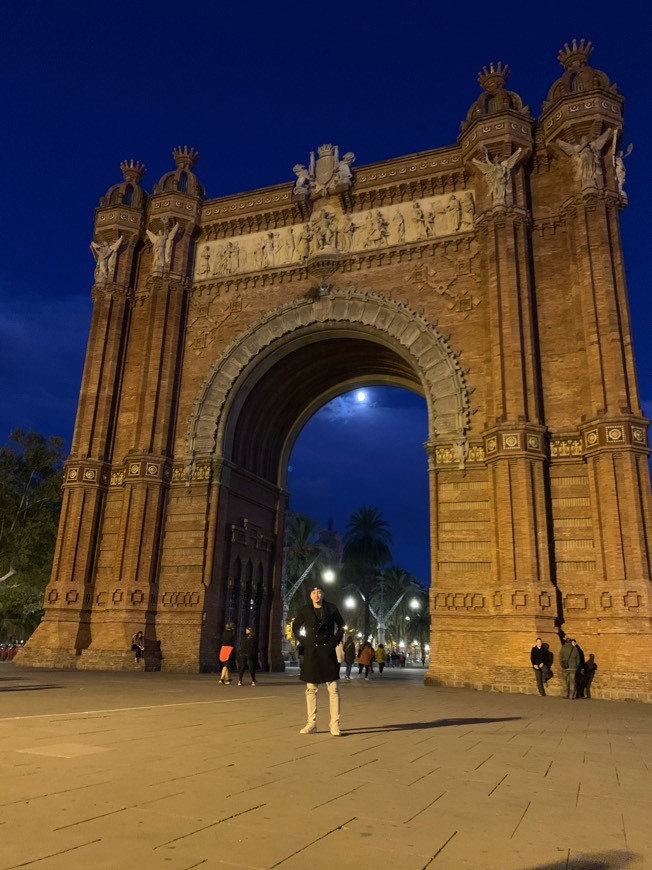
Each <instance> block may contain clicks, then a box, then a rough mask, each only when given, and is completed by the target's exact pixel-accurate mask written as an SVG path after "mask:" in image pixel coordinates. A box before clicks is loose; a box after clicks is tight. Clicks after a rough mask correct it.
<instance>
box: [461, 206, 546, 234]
mask: <svg viewBox="0 0 652 870" xmlns="http://www.w3.org/2000/svg"><path fill="white" fill-rule="evenodd" d="M475 224H476V228H477V230H478V232H479V233H481V234H485V233H486V232H487V231H488V229H489V227H490V226H494V227H497V228H498V229H504V228H505V227H506V226H508V225H509V226H523V227H526V229H531V228H532V227H533V225H534V221H533V220H532V215H531V214H530V212H529V211H528V210H527V209H525V208H521V206H517V205H507V206H506V205H494V206H493V207H491V208H488V209H486V210H485V211H483V212H482V214H480V215H479V216H478V217H476V220H475Z"/></svg>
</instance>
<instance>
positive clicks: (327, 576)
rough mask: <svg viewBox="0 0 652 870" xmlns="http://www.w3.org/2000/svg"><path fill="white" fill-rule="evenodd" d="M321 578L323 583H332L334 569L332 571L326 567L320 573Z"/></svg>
mask: <svg viewBox="0 0 652 870" xmlns="http://www.w3.org/2000/svg"><path fill="white" fill-rule="evenodd" d="M321 579H322V580H323V581H324V583H334V582H335V571H332V570H331V569H330V568H327V569H326V570H325V571H324V573H323V574H322V575H321Z"/></svg>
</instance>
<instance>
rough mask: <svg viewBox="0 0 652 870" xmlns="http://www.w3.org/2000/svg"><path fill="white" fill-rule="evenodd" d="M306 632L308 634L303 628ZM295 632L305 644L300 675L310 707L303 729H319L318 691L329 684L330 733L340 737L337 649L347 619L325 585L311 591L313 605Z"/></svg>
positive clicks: (295, 625)
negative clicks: (329, 599) (332, 602)
mask: <svg viewBox="0 0 652 870" xmlns="http://www.w3.org/2000/svg"><path fill="white" fill-rule="evenodd" d="M302 630H303V631H304V632H305V637H304V636H302V634H301V631H302ZM292 631H293V632H294V636H295V638H296V639H297V641H298V642H299V643H303V649H304V653H303V663H302V665H301V673H300V677H301V679H302V680H303V681H304V683H305V684H306V707H307V712H308V721H307V722H306V724H305V726H304V727H303V728H302V729H301V733H302V734H312V733H313V732H315V731H316V730H317V692H318V686H319V685H320V684H322V683H326V687H327V689H328V701H329V707H330V732H331V734H332V735H333V737H339V736H340V735H341V732H340V692H339V682H338V681H339V678H340V663H339V662H338V660H337V654H336V652H335V648H336V647H337V645H338V643H339V642H340V641H341V640H342V637H343V636H344V620H343V619H342V616H341V614H340V612H339V610H338V609H337V607H336V606H335V605H334V604H330V602H328V601H326V600H325V599H324V590H323V589H322V587H321V586H314V587H313V589H312V591H311V593H310V604H306V605H305V606H304V607H302V608H301V610H300V611H299V613H298V614H297V617H296V619H295V620H294V622H293V624H292Z"/></svg>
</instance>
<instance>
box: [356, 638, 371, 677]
mask: <svg viewBox="0 0 652 870" xmlns="http://www.w3.org/2000/svg"><path fill="white" fill-rule="evenodd" d="M373 660H374V648H373V647H372V645H371V644H370V643H369V641H368V640H366V641H365V642H364V643H363V644H362V647H361V649H360V652H359V653H358V664H359V665H361V666H362V668H364V678H365V680H368V679H369V672H370V671H371V663H372V662H373ZM362 668H361V669H360V670H361V671H362Z"/></svg>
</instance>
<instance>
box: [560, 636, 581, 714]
mask: <svg viewBox="0 0 652 870" xmlns="http://www.w3.org/2000/svg"><path fill="white" fill-rule="evenodd" d="M559 662H560V664H561V666H562V669H563V674H564V693H565V695H564V696H565V697H566V698H568V699H572V698H574V697H575V693H576V691H577V690H576V684H575V677H576V674H577V669H578V667H579V665H580V654H579V651H578V649H577V646H575V645H573V643H572V639H571V638H570V637H565V638H564V644H563V646H562V648H561V652H560V653H559Z"/></svg>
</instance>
